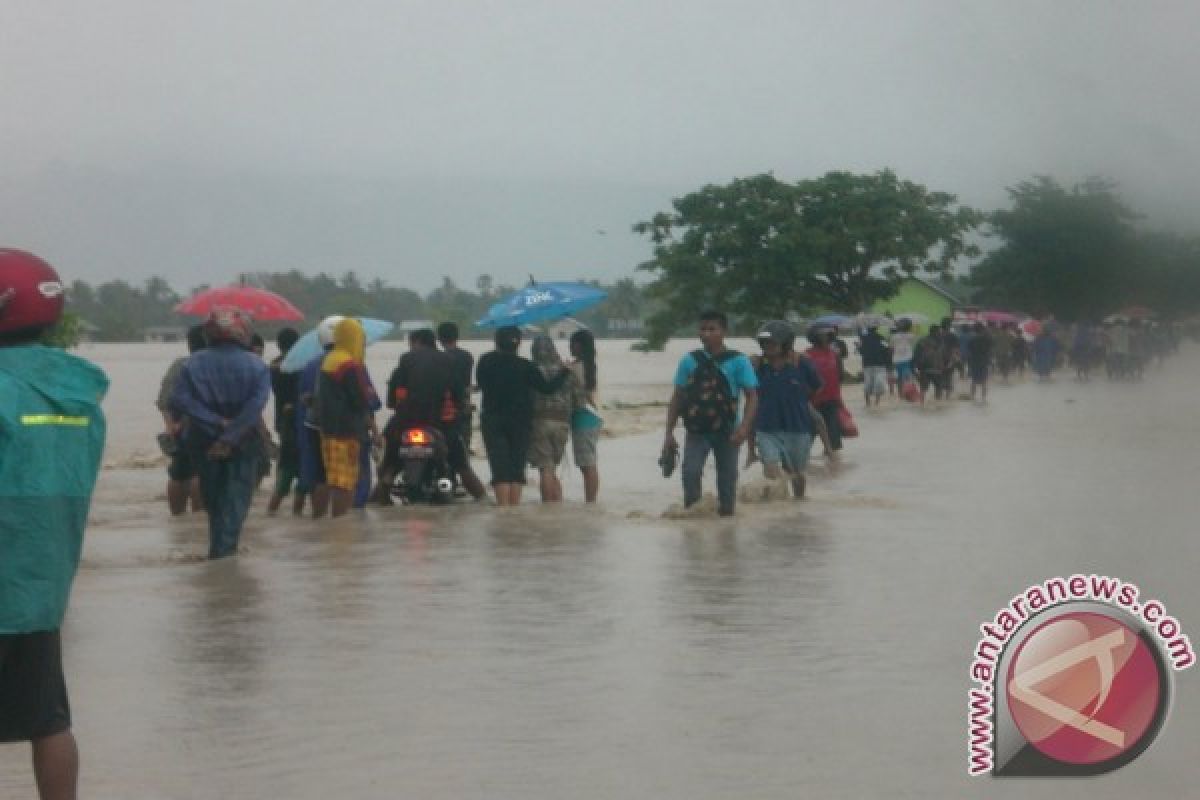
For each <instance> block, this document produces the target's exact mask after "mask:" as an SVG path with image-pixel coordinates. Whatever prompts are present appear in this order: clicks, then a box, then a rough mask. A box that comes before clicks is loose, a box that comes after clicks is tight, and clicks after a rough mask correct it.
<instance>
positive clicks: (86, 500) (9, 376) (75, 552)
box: [0, 345, 108, 634]
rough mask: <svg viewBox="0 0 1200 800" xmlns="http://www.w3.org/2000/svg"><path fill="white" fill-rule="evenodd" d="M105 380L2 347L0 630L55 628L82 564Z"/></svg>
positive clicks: (53, 353) (77, 363) (63, 358)
mask: <svg viewBox="0 0 1200 800" xmlns="http://www.w3.org/2000/svg"><path fill="white" fill-rule="evenodd" d="M106 391H108V378H107V377H105V375H104V373H103V372H102V371H101V370H100V368H99V367H97V366H95V365H93V364H91V363H89V362H87V361H84V360H83V359H81V358H76V357H75V356H72V355H69V354H68V353H65V352H63V351H62V350H56V349H53V348H49V347H42V346H41V345H27V346H17V347H0V634H5V633H31V632H33V631H49V630H56V629H57V628H58V627H59V626H60V625H62V620H63V615H64V614H65V613H66V610H67V597H68V596H69V595H70V592H71V581H72V580H73V579H74V578H75V570H76V568H77V567H78V566H79V552H80V549H81V548H82V545H83V528H84V525H85V523H86V522H87V515H88V506H89V504H90V503H91V498H92V488H93V487H94V486H95V485H96V474H97V472H98V471H99V469H100V456H101V454H102V453H103V451H104V430H105V426H104V415H103V413H102V412H101V411H100V401H101V400H102V399H103V398H104V393H105V392H106Z"/></svg>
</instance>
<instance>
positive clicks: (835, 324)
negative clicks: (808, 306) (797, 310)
mask: <svg viewBox="0 0 1200 800" xmlns="http://www.w3.org/2000/svg"><path fill="white" fill-rule="evenodd" d="M852 324H854V317H847V316H846V315H845V314H824V315H822V316H820V317H817V318H816V319H814V320H813V321H812V322H810V323H809V325H811V326H812V327H814V328H847V327H849V326H851V325H852Z"/></svg>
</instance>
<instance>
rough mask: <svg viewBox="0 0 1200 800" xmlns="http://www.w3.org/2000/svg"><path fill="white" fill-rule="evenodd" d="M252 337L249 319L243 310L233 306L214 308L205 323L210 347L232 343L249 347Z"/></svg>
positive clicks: (205, 334)
mask: <svg viewBox="0 0 1200 800" xmlns="http://www.w3.org/2000/svg"><path fill="white" fill-rule="evenodd" d="M250 335H251V331H250V320H249V318H248V317H247V316H246V314H245V313H244V312H243V311H242V310H241V309H238V308H233V307H232V306H218V307H216V308H214V309H213V310H212V313H210V314H209V315H208V319H207V320H206V321H205V323H204V337H205V338H206V339H208V343H209V344H210V345H214V344H217V343H219V342H231V343H233V344H238V345H241V346H242V347H249V346H250Z"/></svg>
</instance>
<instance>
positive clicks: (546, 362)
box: [531, 333, 562, 378]
mask: <svg viewBox="0 0 1200 800" xmlns="http://www.w3.org/2000/svg"><path fill="white" fill-rule="evenodd" d="M531 349H532V355H533V363H534V364H537V365H538V367H539V368H540V369H541V370H542V372H543V373H545V375H546V377H547V378H549V377H551V376H552V375H554V374H555V373H557V372H558V371H559V370H560V369H561V368H562V358H561V357H560V356H559V355H558V348H557V347H555V346H554V340H553V339H551V338H550V337H549V336H547V335H546V334H544V333H539V334H538V335H537V336H535V337H533V345H532V348H531Z"/></svg>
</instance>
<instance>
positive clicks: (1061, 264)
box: [971, 176, 1138, 321]
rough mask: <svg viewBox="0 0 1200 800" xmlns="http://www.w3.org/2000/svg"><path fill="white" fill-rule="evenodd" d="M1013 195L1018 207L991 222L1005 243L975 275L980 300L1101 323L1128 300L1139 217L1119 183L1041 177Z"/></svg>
mask: <svg viewBox="0 0 1200 800" xmlns="http://www.w3.org/2000/svg"><path fill="white" fill-rule="evenodd" d="M1008 193H1009V196H1010V198H1011V199H1012V208H1010V209H1006V210H1003V211H996V212H993V213H992V214H991V215H990V217H989V222H990V227H991V233H992V234H993V235H995V236H998V237H999V238H1000V239H1001V240H1002V244H1001V245H1000V247H999V248H997V249H996V250H993V251H992V252H991V253H989V254H988V256H987V258H985V259H984V260H983V261H982V262H980V263H979V264H978V265H977V266H976V267H975V268H974V269H973V270H972V272H971V281H972V282H973V283H974V284H975V285H976V286H977V287H978V288H979V295H978V298H979V300H981V301H982V302H985V303H987V304H989V305H997V306H1000V307H1008V308H1015V309H1020V310H1023V311H1027V312H1031V313H1035V314H1039V315H1040V314H1053V315H1055V316H1056V317H1059V318H1060V319H1064V320H1067V321H1073V320H1079V319H1098V318H1099V317H1102V316H1103V315H1104V314H1105V313H1107V312H1109V311H1111V310H1113V309H1114V308H1116V307H1118V306H1120V305H1122V304H1124V303H1125V302H1126V301H1127V300H1128V296H1129V289H1130V287H1131V285H1132V282H1133V281H1135V280H1136V276H1135V274H1134V272H1135V271H1134V270H1132V269H1131V267H1133V266H1134V265H1135V264H1136V263H1137V261H1138V247H1137V240H1136V233H1135V230H1134V221H1135V220H1136V218H1137V215H1136V214H1135V213H1134V212H1133V211H1132V210H1130V209H1129V208H1128V207H1127V206H1126V205H1125V203H1124V202H1123V201H1122V200H1121V198H1120V197H1119V196H1118V194H1117V192H1116V187H1115V186H1114V185H1113V184H1112V183H1109V182H1108V181H1105V180H1101V179H1098V178H1094V179H1090V180H1087V181H1084V182H1083V183H1080V184H1077V185H1075V186H1073V187H1071V188H1066V187H1064V186H1062V185H1060V184H1059V183H1058V182H1057V181H1055V180H1054V179H1053V178H1050V177H1046V176H1038V177H1035V178H1033V179H1032V180H1028V181H1023V182H1022V183H1019V184H1017V185H1016V186H1015V187H1013V188H1011V189H1009V190H1008Z"/></svg>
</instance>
